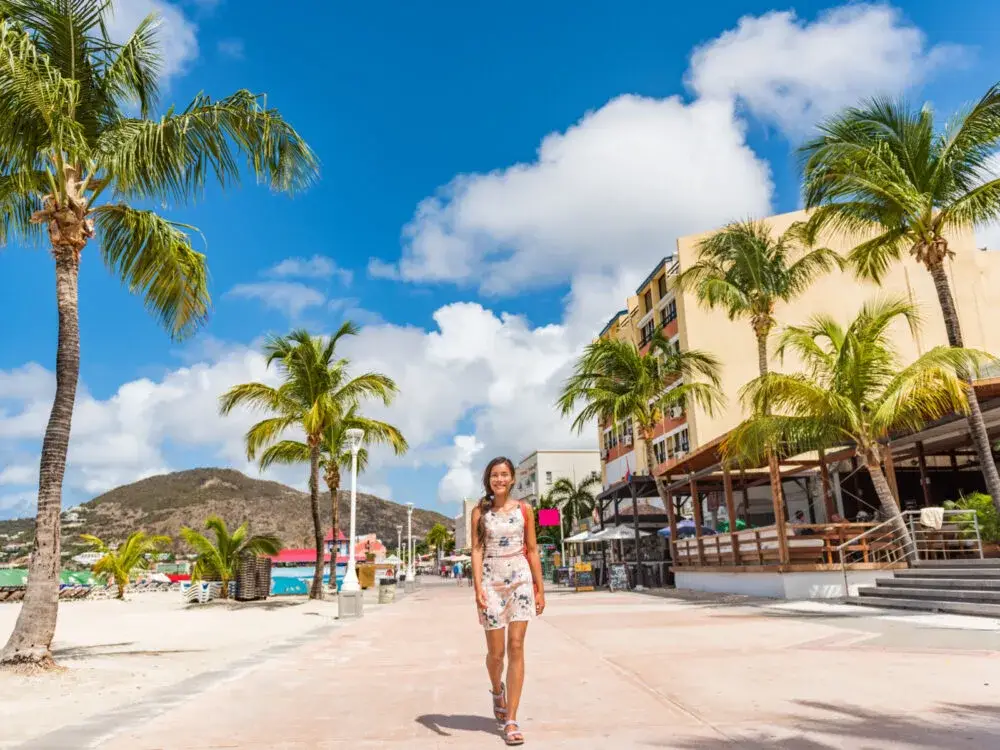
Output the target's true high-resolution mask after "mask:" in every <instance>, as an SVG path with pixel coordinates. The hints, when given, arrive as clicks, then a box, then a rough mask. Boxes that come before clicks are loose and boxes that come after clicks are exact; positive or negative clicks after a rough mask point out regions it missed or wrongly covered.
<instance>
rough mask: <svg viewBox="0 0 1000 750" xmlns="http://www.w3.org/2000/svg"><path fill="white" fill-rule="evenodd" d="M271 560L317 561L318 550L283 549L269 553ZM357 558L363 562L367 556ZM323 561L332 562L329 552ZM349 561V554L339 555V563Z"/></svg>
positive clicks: (285, 561) (287, 561)
mask: <svg viewBox="0 0 1000 750" xmlns="http://www.w3.org/2000/svg"><path fill="white" fill-rule="evenodd" d="M269 557H270V558H271V562H276V563H300V564H307V563H313V564H315V562H316V550H315V549H283V550H281V552H279V553H278V554H277V555H269ZM355 559H356V560H360V561H361V562H364V561H365V556H364V555H363V554H359V555H358V556H357V557H356V558H355ZM323 562H325V563H328V562H330V553H329V552H327V553H326V554H325V555H323ZM341 563H344V564H346V563H347V555H337V564H338V565H339V564H341Z"/></svg>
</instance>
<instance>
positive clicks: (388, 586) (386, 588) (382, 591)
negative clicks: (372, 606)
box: [378, 583, 396, 604]
mask: <svg viewBox="0 0 1000 750" xmlns="http://www.w3.org/2000/svg"><path fill="white" fill-rule="evenodd" d="M395 600H396V584H395V583H383V584H382V585H381V586H379V587H378V603H379V604H392V603H393V602H394V601H395Z"/></svg>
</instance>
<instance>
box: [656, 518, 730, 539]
mask: <svg viewBox="0 0 1000 750" xmlns="http://www.w3.org/2000/svg"><path fill="white" fill-rule="evenodd" d="M695 528H696V527H695V522H694V521H692V520H691V519H689V518H686V519H684V520H683V521H681V522H680V523H678V524H677V538H678V539H686V538H688V537H691V536H697V532H696V531H695ZM656 533H657V534H659V535H660V536H662V537H666V538H668V539H669V538H670V527H669V526H667V527H666V528H665V529H660V530H659V531H657V532H656ZM701 533H702V535H703V536H713V535H715V533H716V531H715V529H713V528H711V527H709V526H702V527H701Z"/></svg>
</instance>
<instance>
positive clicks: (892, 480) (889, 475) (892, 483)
mask: <svg viewBox="0 0 1000 750" xmlns="http://www.w3.org/2000/svg"><path fill="white" fill-rule="evenodd" d="M882 461H883V463H884V464H885V478H886V480H887V481H888V482H889V489H890V490H891V491H892V496H893V497H894V498H896V507H897V508H899V510H903V500H902V498H900V496H899V484H898V483H897V482H896V462H895V461H893V459H892V446H891V445H888V444H886V445H884V446H883V447H882Z"/></svg>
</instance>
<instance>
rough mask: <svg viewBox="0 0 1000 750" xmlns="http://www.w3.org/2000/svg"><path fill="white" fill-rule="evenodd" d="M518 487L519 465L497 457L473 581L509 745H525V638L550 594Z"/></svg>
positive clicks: (478, 514)
mask: <svg viewBox="0 0 1000 750" xmlns="http://www.w3.org/2000/svg"><path fill="white" fill-rule="evenodd" d="M513 483H514V464H513V463H511V461H510V459H508V458H502V457H501V458H494V459H493V460H492V461H490V462H489V464H488V465H487V467H486V471H484V472H483V490H484V492H485V494H484V496H483V499H482V500H480V501H479V504H478V505H477V506H476V508H475V509H474V510H473V511H472V582H473V586H474V587H475V591H476V607H477V609H478V610H479V622H480V623H481V624H482V626H483V628H484V629H485V630H486V670H487V672H489V676H490V684H491V690H490V692H491V693H492V695H493V715H494V716H495V717H496V719H497V721H498V722H500V723H502V724H503V734H504V741H505V742H506V743H507V744H508V745H523V744H524V734H523V733H522V732H521V728H520V727H519V726H518V723H517V709H518V707H519V704H520V702H521V690H522V688H523V686H524V636H525V633H526V632H527V630H528V623H529V622H530V621H531V620H532V619H533V618H534V617H535V616H536V615H540V614H541V613H542V611H543V610H544V609H545V591H544V589H543V585H542V562H541V560H540V559H539V557H538V543H537V540H536V538H535V517H534V513H532V511H531V509H530V508H528V506H527V505H526V504H525V503H522V502H518V501H515V500H511V499H510V487H511V485H512V484H513ZM505 656H506V661H507V681H506V683H504V681H503V671H504V657H505Z"/></svg>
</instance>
